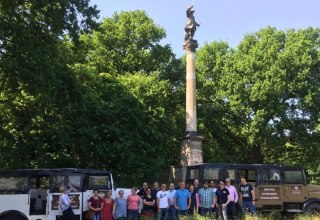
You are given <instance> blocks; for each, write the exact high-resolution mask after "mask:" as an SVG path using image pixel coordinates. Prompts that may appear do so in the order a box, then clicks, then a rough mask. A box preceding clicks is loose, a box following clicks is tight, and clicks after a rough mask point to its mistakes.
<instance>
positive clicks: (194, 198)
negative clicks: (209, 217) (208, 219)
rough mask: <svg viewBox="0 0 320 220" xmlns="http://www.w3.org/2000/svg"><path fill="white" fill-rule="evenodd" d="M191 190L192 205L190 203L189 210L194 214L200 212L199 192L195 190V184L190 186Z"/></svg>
mask: <svg viewBox="0 0 320 220" xmlns="http://www.w3.org/2000/svg"><path fill="white" fill-rule="evenodd" d="M189 192H190V195H191V205H190V209H189V212H190V214H191V215H193V214H194V213H198V208H199V195H198V193H196V192H195V190H194V186H193V185H190V186H189Z"/></svg>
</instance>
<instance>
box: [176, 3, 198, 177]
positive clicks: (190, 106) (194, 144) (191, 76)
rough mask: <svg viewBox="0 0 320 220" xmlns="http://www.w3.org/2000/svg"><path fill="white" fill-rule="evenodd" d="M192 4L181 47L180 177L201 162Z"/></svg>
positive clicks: (194, 26)
mask: <svg viewBox="0 0 320 220" xmlns="http://www.w3.org/2000/svg"><path fill="white" fill-rule="evenodd" d="M192 8H193V5H192V6H190V7H189V8H188V9H187V11H186V14H187V23H186V27H185V32H186V33H185V37H184V45H183V48H184V50H185V51H186V64H187V68H186V135H185V136H184V137H183V138H182V141H181V165H182V179H183V180H185V178H186V168H187V166H189V165H195V164H199V163H203V155H202V140H203V137H202V136H200V135H198V131H197V104H196V64H195V60H196V55H195V52H196V49H197V48H198V42H197V41H196V40H194V39H193V36H194V33H195V31H196V27H197V26H200V25H199V24H198V23H197V22H196V21H195V18H194V15H193V13H194V10H192Z"/></svg>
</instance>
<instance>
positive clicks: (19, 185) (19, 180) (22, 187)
mask: <svg viewBox="0 0 320 220" xmlns="http://www.w3.org/2000/svg"><path fill="white" fill-rule="evenodd" d="M0 191H2V192H3V193H10V192H11V193H16V192H17V191H20V192H27V191H28V178H27V177H1V178H0Z"/></svg>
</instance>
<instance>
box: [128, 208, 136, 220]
mask: <svg viewBox="0 0 320 220" xmlns="http://www.w3.org/2000/svg"><path fill="white" fill-rule="evenodd" d="M138 214H139V210H132V209H128V212H127V215H128V220H137V219H138Z"/></svg>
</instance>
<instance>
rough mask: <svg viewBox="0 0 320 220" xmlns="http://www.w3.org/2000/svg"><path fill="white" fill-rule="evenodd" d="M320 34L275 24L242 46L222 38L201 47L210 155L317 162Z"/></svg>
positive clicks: (236, 159) (204, 123)
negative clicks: (230, 44)
mask: <svg viewBox="0 0 320 220" xmlns="http://www.w3.org/2000/svg"><path fill="white" fill-rule="evenodd" d="M319 39H320V38H319V30H318V29H312V28H308V29H306V30H297V31H295V30H288V31H286V32H285V31H277V30H276V29H275V28H272V27H268V28H265V29H262V30H260V31H259V32H257V33H255V34H248V35H247V36H246V37H245V38H244V40H243V41H242V42H241V43H240V45H239V46H238V48H237V49H236V50H232V49H229V48H228V46H227V45H226V44H225V43H215V42H214V43H212V44H210V45H206V46H204V47H203V48H201V49H200V50H199V52H198V63H197V65H198V74H199V83H198V84H199V93H200V94H199V102H200V113H199V114H200V115H203V116H202V117H203V118H202V119H201V127H202V128H203V129H202V131H203V132H204V133H205V136H207V137H210V139H209V142H208V143H207V144H206V149H207V151H209V152H210V151H211V152H213V154H214V155H213V158H207V160H212V159H213V160H218V161H221V160H223V161H233V162H244V163H263V162H268V163H285V164H292V165H299V166H300V165H304V166H306V167H307V168H312V170H316V169H317V168H318V164H317V162H316V161H317V159H316V158H317V157H318V156H319V148H318V147H317V146H318V143H319V138H320V136H319V132H318V130H317V127H318V125H319V122H318V121H319V114H318V113H319V110H320V109H319V104H320V103H319V101H320V99H319V97H320V96H319V95H320V94H319V89H318V87H319V83H320V81H319V79H320V78H319V76H320V75H319V67H320V66H319V64H320V62H319V49H318V48H319V42H320V41H319ZM209 115H210V116H211V117H209ZM213 118H214V119H213ZM208 148H209V150H208ZM231 152H233V153H231ZM211 155H212V154H211ZM215 155H216V156H215ZM239 155H241V156H239ZM311 158H312V159H311Z"/></svg>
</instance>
